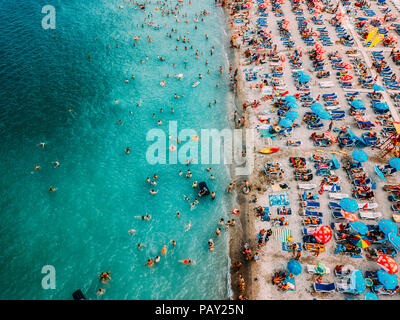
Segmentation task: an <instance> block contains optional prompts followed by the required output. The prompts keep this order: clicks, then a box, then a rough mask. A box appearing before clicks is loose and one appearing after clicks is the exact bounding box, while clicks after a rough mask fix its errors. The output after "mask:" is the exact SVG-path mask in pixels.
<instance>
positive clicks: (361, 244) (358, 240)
mask: <svg viewBox="0 0 400 320" xmlns="http://www.w3.org/2000/svg"><path fill="white" fill-rule="evenodd" d="M350 241H351V243H352V244H354V245H355V246H356V247H358V248H367V247H369V241H368V240H367V239H366V238H364V237H362V236H360V235H359V234H357V235H355V236H353V237H352V238H351V240H350Z"/></svg>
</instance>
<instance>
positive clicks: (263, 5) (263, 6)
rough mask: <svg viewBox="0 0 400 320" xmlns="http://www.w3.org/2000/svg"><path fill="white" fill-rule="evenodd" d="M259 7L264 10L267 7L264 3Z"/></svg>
mask: <svg viewBox="0 0 400 320" xmlns="http://www.w3.org/2000/svg"><path fill="white" fill-rule="evenodd" d="M259 7H260V9H265V8H266V7H267V4H266V3H265V2H263V3H260V5H259Z"/></svg>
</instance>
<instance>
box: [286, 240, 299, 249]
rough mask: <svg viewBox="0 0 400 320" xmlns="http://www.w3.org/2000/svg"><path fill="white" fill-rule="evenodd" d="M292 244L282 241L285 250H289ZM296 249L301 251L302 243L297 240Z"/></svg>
mask: <svg viewBox="0 0 400 320" xmlns="http://www.w3.org/2000/svg"><path fill="white" fill-rule="evenodd" d="M289 249H290V246H289V245H288V243H287V242H286V241H284V242H282V250H283V251H289ZM296 251H301V243H300V242H297V250H296Z"/></svg>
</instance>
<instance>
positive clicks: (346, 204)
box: [339, 198, 358, 212]
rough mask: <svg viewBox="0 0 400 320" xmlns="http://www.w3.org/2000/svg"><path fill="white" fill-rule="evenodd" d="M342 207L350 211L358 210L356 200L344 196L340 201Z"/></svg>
mask: <svg viewBox="0 0 400 320" xmlns="http://www.w3.org/2000/svg"><path fill="white" fill-rule="evenodd" d="M339 205H340V207H341V208H342V209H343V210H345V211H348V212H357V210H358V204H357V202H356V201H355V200H353V199H350V198H344V199H342V200H340V202H339Z"/></svg>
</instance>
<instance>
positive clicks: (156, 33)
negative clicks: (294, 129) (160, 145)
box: [0, 0, 231, 299]
mask: <svg viewBox="0 0 400 320" xmlns="http://www.w3.org/2000/svg"><path fill="white" fill-rule="evenodd" d="M167 3H168V6H169V7H171V6H175V4H178V2H177V1H176V0H173V1H167ZM45 4H50V5H53V6H54V7H55V8H56V14H57V16H56V29H55V30H44V29H42V27H41V20H42V17H44V15H43V14H41V9H42V6H43V5H45ZM120 5H123V6H124V8H123V9H119V8H118V7H119V6H120ZM156 6H157V4H156V3H155V1H152V3H151V4H149V5H148V6H147V9H146V11H142V10H135V7H136V5H135V4H132V5H131V6H129V3H128V2H123V1H122V0H121V1H117V0H109V1H105V0H86V1H78V0H69V1H60V0H49V1H46V3H43V2H42V1H35V0H24V1H21V0H15V1H1V2H0V21H1V22H0V65H1V68H0V74H1V82H2V84H1V87H0V96H1V106H0V108H1V109H0V117H1V118H0V120H1V121H0V133H1V137H2V143H1V144H0V161H1V166H0V175H1V179H0V218H1V224H0V226H1V230H0V273H1V274H2V277H1V278H0V298H1V299H70V298H71V294H72V292H73V291H75V290H76V289H79V288H80V289H82V291H83V293H84V294H85V295H86V297H87V298H89V299H203V298H208V299H222V298H227V297H228V295H229V292H228V291H229V290H228V287H229V283H228V271H229V262H228V256H227V253H228V246H227V239H228V237H227V236H228V234H227V233H226V232H225V231H224V232H222V236H221V238H220V239H215V237H214V234H215V229H216V228H217V227H218V220H219V218H220V217H221V216H223V217H225V218H226V219H227V218H228V216H227V212H228V211H229V209H230V206H231V204H230V201H231V200H230V198H227V197H226V196H225V194H224V190H225V187H226V185H227V183H228V182H229V174H228V170H227V167H226V166H224V165H211V167H212V173H213V174H214V175H215V177H216V179H215V180H210V179H209V176H210V173H208V172H207V171H206V170H205V169H206V168H207V167H209V166H210V165H207V164H202V165H190V170H191V171H192V173H193V178H192V179H186V178H185V177H184V175H183V176H179V175H178V172H179V170H182V171H183V172H184V173H185V172H186V170H187V168H188V167H187V166H186V165H184V164H176V165H156V166H153V165H150V164H149V163H148V162H147V161H146V150H147V148H148V146H149V145H150V144H151V143H150V142H147V141H146V134H147V132H148V130H149V129H151V128H155V127H158V126H157V120H158V119H161V120H162V121H163V125H162V126H161V127H160V128H162V129H165V130H167V128H168V121H170V120H176V121H177V123H178V130H180V129H182V128H194V129H196V130H199V129H200V128H217V129H221V128H226V127H228V121H227V116H226V114H227V112H226V108H227V106H226V102H227V101H231V100H230V99H231V97H230V94H229V90H228V85H227V79H224V80H223V79H222V78H221V77H220V75H219V72H218V67H219V66H220V65H222V66H223V67H224V70H227V61H226V51H225V49H224V43H225V42H226V41H225V40H224V30H223V28H224V15H223V12H222V10H221V9H220V8H216V7H214V0H201V1H195V0H193V1H192V4H191V5H188V0H184V2H183V7H182V8H181V9H178V10H180V12H181V14H182V13H187V14H188V18H187V19H188V20H189V23H185V22H184V19H185V18H182V17H178V19H180V20H182V21H181V22H176V18H175V17H174V16H173V15H171V16H169V17H168V16H165V17H162V16H161V14H160V10H155V7H156ZM204 9H206V10H207V11H209V12H210V13H211V14H210V15H208V16H206V17H204V21H205V23H202V22H201V21H200V22H198V23H195V22H194V21H193V19H194V18H195V17H194V14H195V13H196V12H200V11H201V10H204ZM150 13H152V14H153V17H152V19H153V20H154V25H157V24H159V25H160V29H159V30H156V29H154V28H153V27H151V26H147V25H145V27H144V28H142V27H141V24H142V23H143V20H144V19H145V18H146V17H147V15H148V14H150ZM200 19H201V17H200ZM149 20H151V18H150V19H149ZM137 24H139V27H138V26H137ZM165 24H167V27H165ZM195 25H197V26H198V30H195V29H194V26H195ZM171 27H174V28H176V29H178V32H177V33H174V35H173V38H172V39H170V38H168V37H166V36H165V33H166V32H168V33H170V32H171ZM205 34H208V35H209V39H208V40H207V39H205V36H204V35H205ZM135 35H137V36H140V40H138V41H137V42H136V43H137V44H136V47H134V46H133V43H134V40H133V37H134V36H135ZM147 35H148V36H150V38H151V40H152V42H151V43H149V42H148V41H147V39H146V36H147ZM177 35H181V36H186V37H188V38H189V39H190V43H188V44H186V45H187V46H188V47H189V49H188V50H187V51H185V50H184V46H185V44H184V43H182V41H179V42H178V41H176V36H177ZM96 37H97V40H95V38H96ZM113 38H115V39H116V40H113ZM117 44H118V46H119V47H118V48H117V47H116V45H117ZM108 45H110V48H108V47H107V46H108ZM191 45H193V50H192V49H190V46H191ZM213 45H214V46H215V49H214V55H213V56H211V55H210V52H209V51H210V49H211V46H213ZM175 46H178V51H175ZM196 49H198V50H199V57H200V58H199V59H195V58H194V57H195V50H196ZM158 55H159V56H162V57H164V58H165V59H166V61H164V62H162V61H160V60H159V59H157V56H158ZM88 56H90V59H88ZM146 56H147V57H148V60H147V61H146V59H145V58H146ZM142 59H143V60H145V63H143V64H141V63H140V60H142ZM185 59H187V60H188V63H187V65H188V68H187V69H185V68H184V60H185ZM206 59H208V61H209V65H208V66H206V65H205V60H206ZM173 63H175V64H176V66H175V68H173V67H172V64H173ZM208 69H210V70H211V71H212V72H211V73H210V74H207V70H208ZM179 73H183V75H184V78H183V79H182V81H178V80H177V79H175V78H174V77H173V75H174V74H179ZM199 73H201V74H202V75H203V79H202V80H201V83H200V85H199V86H198V87H197V88H192V87H191V84H192V82H194V81H197V79H198V74H199ZM132 74H133V75H135V76H136V79H135V80H132V79H131V78H130V77H131V75H132ZM166 74H170V75H171V78H169V79H167V78H166ZM125 79H129V80H130V81H129V83H125ZM163 79H164V80H166V86H165V87H164V88H162V87H161V86H160V85H159V83H160V81H161V80H163ZM217 82H218V83H219V88H216V83H217ZM174 93H178V94H184V95H185V97H183V98H180V99H174V96H173V95H174ZM115 99H117V100H118V101H119V103H118V104H115V103H114V100H115ZM214 99H216V100H217V105H216V106H213V107H212V108H211V109H210V108H209V107H208V103H209V102H212V101H213V100H214ZM139 102H140V103H141V104H142V106H141V107H137V106H136V104H137V103H139ZM171 107H173V108H174V109H175V113H174V114H172V113H171V112H170V109H171ZM160 108H163V109H164V112H163V113H160V112H159V110H160ZM69 109H70V110H71V112H68V110H69ZM129 111H132V114H131V113H129ZM153 113H156V117H155V119H154V118H153V117H152V114H153ZM118 120H122V123H121V124H118ZM198 134H200V131H198ZM167 135H168V133H167ZM174 138H175V139H176V137H173V139H174ZM40 142H45V143H46V144H45V147H44V148H42V147H40V146H39V143H40ZM126 147H130V148H131V152H130V154H129V155H127V154H125V152H124V150H125V148H126ZM54 161H59V162H60V166H59V167H57V168H54V166H53V164H52V162H54ZM37 165H40V166H41V169H40V170H38V171H35V170H34V167H35V166H37ZM154 173H157V174H158V176H159V180H158V186H157V189H158V190H159V193H158V194H157V195H155V196H152V195H150V194H149V192H148V190H149V186H148V184H147V183H146V178H147V177H149V176H152V175H153V174H154ZM194 180H197V181H202V180H205V181H206V182H207V183H208V185H209V186H210V189H211V190H214V191H216V192H217V197H216V200H215V201H211V200H210V199H209V198H208V199H200V204H199V205H198V206H197V207H196V208H195V209H194V210H192V211H190V207H189V203H188V202H187V201H185V200H184V198H183V195H184V194H185V195H187V196H189V197H191V199H192V200H193V199H194V197H195V191H194V190H193V189H192V182H193V181H194ZM50 186H52V187H55V188H57V191H56V192H49V187H50ZM178 210H179V211H180V212H181V213H182V216H181V218H179V219H178V218H176V217H175V214H176V211H178ZM145 214H151V215H152V217H153V218H152V220H151V221H150V222H147V221H141V220H139V219H135V218H134V216H141V215H145ZM189 221H191V224H192V228H191V229H190V230H189V231H188V232H186V233H185V231H184V230H185V226H186V225H187V224H188V223H189ZM131 228H133V229H136V230H137V234H136V235H135V236H130V235H129V234H128V230H129V229H131ZM212 237H213V238H214V239H215V243H216V249H215V251H214V252H212V253H210V252H209V251H208V246H207V241H208V239H209V238H212ZM172 239H174V240H176V241H177V245H176V247H175V248H172V247H171V245H170V243H169V242H170V240H172ZM138 243H144V244H146V246H147V247H146V248H145V249H144V250H143V251H138V250H137V248H136V246H137V244H138ZM164 244H166V245H167V248H168V253H167V255H166V256H165V257H164V256H163V257H162V259H161V261H160V263H158V264H157V265H156V266H154V267H153V268H149V267H145V266H144V264H145V263H146V262H147V259H148V258H154V257H155V256H156V255H160V251H161V249H162V247H163V245H164ZM186 258H189V259H193V260H194V261H195V262H196V264H195V265H193V266H185V265H183V264H180V263H178V260H180V259H186ZM44 265H53V266H54V267H55V269H56V289H55V290H43V289H42V287H41V281H42V277H43V276H44V275H43V274H41V270H42V267H43V266H44ZM103 271H111V276H112V280H111V281H110V283H109V284H107V285H101V283H100V282H99V280H98V275H99V274H100V273H101V272H103ZM99 287H102V288H105V289H106V293H105V295H103V296H102V297H100V298H98V297H97V296H96V291H97V289H98V288H99Z"/></svg>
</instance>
